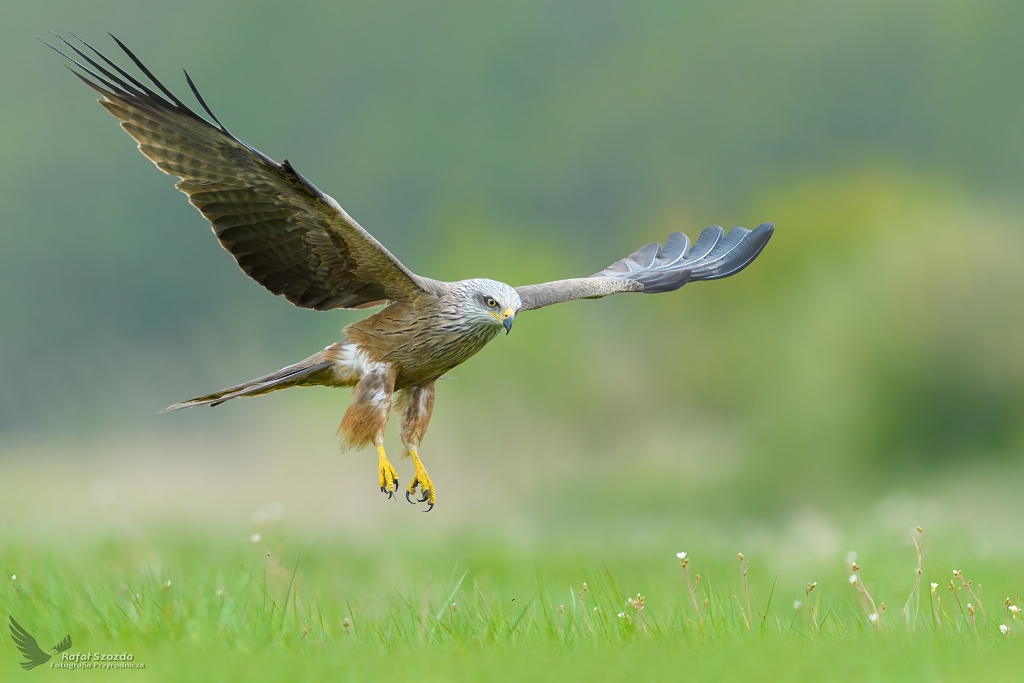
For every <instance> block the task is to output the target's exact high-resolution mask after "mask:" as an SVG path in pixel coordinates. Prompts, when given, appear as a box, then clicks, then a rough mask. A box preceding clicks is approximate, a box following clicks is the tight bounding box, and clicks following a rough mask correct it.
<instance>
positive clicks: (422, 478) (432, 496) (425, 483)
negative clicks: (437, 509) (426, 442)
mask: <svg viewBox="0 0 1024 683" xmlns="http://www.w3.org/2000/svg"><path fill="white" fill-rule="evenodd" d="M409 457H410V458H412V464H413V465H414V466H415V467H416V476H414V477H413V478H412V481H410V482H409V488H408V489H406V492H405V499H406V500H408V501H409V502H410V503H411V502H413V500H412V498H410V496H412V495H415V493H416V487H417V486H419V487H420V491H421V492H422V493H423V497H422V498H420V501H419V502H421V503H430V507H428V508H427V509H426V512H430V510H431V509H432V508H433V507H434V503H436V502H437V491H435V490H434V483H433V482H432V481H430V475H429V474H427V468H425V467H424V466H423V462H422V461H421V460H420V456H419V454H418V453H417V452H416V451H415V450H410V451H409Z"/></svg>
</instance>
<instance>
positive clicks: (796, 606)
mask: <svg viewBox="0 0 1024 683" xmlns="http://www.w3.org/2000/svg"><path fill="white" fill-rule="evenodd" d="M801 604H803V603H801V602H800V601H799V600H795V601H794V602H793V609H800V605H801Z"/></svg>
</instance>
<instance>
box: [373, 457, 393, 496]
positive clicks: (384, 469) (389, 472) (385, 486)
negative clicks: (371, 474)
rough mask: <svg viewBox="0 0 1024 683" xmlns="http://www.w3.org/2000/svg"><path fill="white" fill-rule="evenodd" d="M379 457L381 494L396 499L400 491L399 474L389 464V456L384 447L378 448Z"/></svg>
mask: <svg viewBox="0 0 1024 683" xmlns="http://www.w3.org/2000/svg"><path fill="white" fill-rule="evenodd" d="M377 455H379V456H380V465H379V466H378V470H377V471H378V474H379V475H380V490H381V493H386V494H388V498H394V497H395V492H396V491H398V472H397V471H395V468H394V466H393V465H392V464H391V463H390V462H388V456H387V454H385V453H384V447H383V446H377Z"/></svg>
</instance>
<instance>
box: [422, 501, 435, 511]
mask: <svg viewBox="0 0 1024 683" xmlns="http://www.w3.org/2000/svg"><path fill="white" fill-rule="evenodd" d="M433 509H434V504H433V503H431V504H430V507H428V508H427V509H426V510H424V512H430V511H431V510H433Z"/></svg>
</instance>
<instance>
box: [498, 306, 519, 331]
mask: <svg viewBox="0 0 1024 683" xmlns="http://www.w3.org/2000/svg"><path fill="white" fill-rule="evenodd" d="M515 319H516V313H515V311H513V310H512V309H511V308H506V309H505V312H504V313H503V314H502V320H501V324H502V326H503V327H504V328H505V334H506V335H507V334H508V333H509V332H511V331H512V323H513V321H515Z"/></svg>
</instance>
